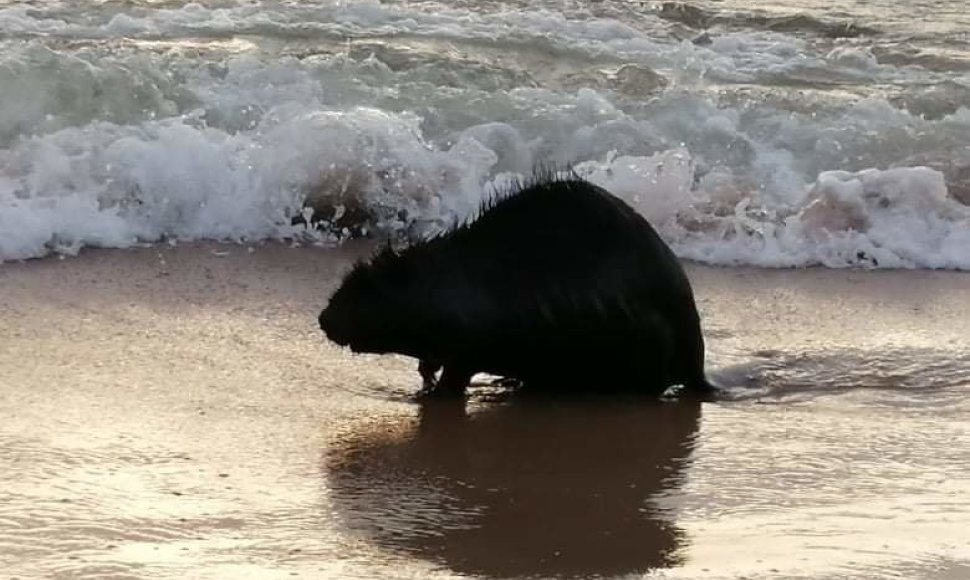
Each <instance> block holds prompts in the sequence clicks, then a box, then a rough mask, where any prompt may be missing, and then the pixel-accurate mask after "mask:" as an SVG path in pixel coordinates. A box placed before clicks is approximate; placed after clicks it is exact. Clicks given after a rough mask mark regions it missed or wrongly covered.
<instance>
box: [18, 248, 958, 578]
mask: <svg viewBox="0 0 970 580" xmlns="http://www.w3.org/2000/svg"><path fill="white" fill-rule="evenodd" d="M366 252H367V248H366V247H364V246H350V247H345V248H341V249H336V250H332V249H331V250H328V249H317V248H287V247H283V246H279V245H265V246H253V247H246V246H237V245H185V246H180V247H177V248H170V247H154V248H143V249H135V250H90V251H84V252H82V253H81V255H79V256H76V257H69V258H63V259H59V258H47V259H42V260H34V261H29V262H25V263H6V264H3V265H0V369H2V370H0V448H2V450H3V452H2V453H0V570H2V572H0V576H2V577H4V578H72V579H73V578H114V579H122V578H193V579H194V578H199V579H216V578H219V579H233V580H234V579H240V578H257V579H273V578H290V577H295V576H299V577H304V578H429V577H434V578H450V577H467V576H485V577H550V576H551V577H589V576H591V575H602V576H608V577H614V576H627V575H630V576H632V577H640V576H643V575H645V574H646V575H650V576H651V577H654V576H656V577H663V578H666V577H670V578H737V579H740V578H848V577H857V578H899V577H901V576H902V577H906V578H934V579H958V578H966V577H967V576H968V575H970V537H968V535H967V533H966V531H967V530H968V529H970V468H968V465H970V428H968V425H970V397H967V392H968V391H967V389H968V387H970V344H968V342H967V337H968V336H970V314H968V311H967V305H968V304H970V275H968V274H966V273H948V272H928V271H878V272H863V271H839V270H822V269H809V270H759V269H744V268H730V269H729V268H712V267H700V266H691V267H690V268H689V273H690V275H691V278H692V280H693V282H694V285H695V291H696V294H697V296H698V300H699V306H700V308H701V311H702V316H703V320H704V327H705V331H706V335H707V340H708V348H709V351H710V362H711V364H710V369H711V376H712V378H713V379H714V380H715V381H717V382H719V383H720V384H722V385H727V386H728V387H729V388H728V390H727V393H726V394H725V396H724V398H723V400H720V401H716V402H711V403H704V404H703V405H698V404H691V403H685V402H675V401H674V402H664V403H653V404H651V403H646V402H643V401H622V400H613V401H603V400H598V401H585V402H584V401H561V402H555V401H535V400H531V401H530V400H516V399H515V398H511V399H510V398H503V397H501V396H499V394H497V393H495V392H494V390H491V389H488V388H477V389H473V392H472V394H471V396H470V400H469V402H468V404H467V406H466V408H464V409H463V408H460V407H455V406H425V407H423V408H422V407H420V406H419V405H418V404H417V403H415V402H413V401H412V400H411V399H410V398H409V397H410V395H411V394H413V393H414V392H415V391H416V390H417V389H418V388H419V382H420V381H419V379H418V376H417V374H416V372H415V363H414V361H411V360H408V359H406V358H399V357H373V356H352V355H351V354H350V353H349V352H347V351H344V350H341V349H340V348H338V347H336V346H334V345H331V344H328V343H327V342H326V341H325V340H324V338H323V336H322V334H321V333H320V331H319V329H318V328H317V324H316V315H317V313H318V312H319V310H320V309H321V308H322V307H323V306H324V304H325V302H326V299H327V296H328V294H329V292H330V291H331V290H332V289H333V288H334V286H335V285H336V284H337V283H338V281H339V276H340V273H341V272H343V271H345V270H346V269H347V268H348V266H349V265H350V263H351V262H352V260H353V259H355V258H356V257H358V256H361V255H365V254H366Z"/></svg>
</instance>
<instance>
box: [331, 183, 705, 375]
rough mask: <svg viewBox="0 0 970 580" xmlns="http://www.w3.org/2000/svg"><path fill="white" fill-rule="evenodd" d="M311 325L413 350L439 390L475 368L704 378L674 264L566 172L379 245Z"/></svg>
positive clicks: (639, 224) (609, 201) (659, 244)
mask: <svg viewBox="0 0 970 580" xmlns="http://www.w3.org/2000/svg"><path fill="white" fill-rule="evenodd" d="M320 323H321V327H322V328H323V329H324V331H325V332H327V334H328V336H330V337H331V339H333V340H335V341H336V342H338V343H340V344H345V345H349V346H350V347H351V348H352V349H354V350H356V351H366V352H397V353H401V354H405V355H410V356H414V357H416V358H418V359H420V360H421V361H423V364H422V367H423V368H422V375H423V377H424V378H425V382H426V386H427V387H429V388H431V387H435V386H436V387H437V389H438V390H439V391H451V392H458V393H460V392H461V391H463V390H464V387H465V385H467V383H468V380H469V379H470V378H471V375H472V374H474V373H476V372H488V373H492V374H496V375H500V376H505V377H513V378H517V379H521V380H522V381H524V382H525V383H526V385H527V386H530V387H537V388H555V389H564V388H579V389H593V390H620V389H636V390H648V391H650V392H654V393H657V394H660V393H662V392H663V391H664V390H666V389H667V388H668V387H669V386H671V385H674V384H683V385H685V386H686V387H688V388H690V389H694V390H707V389H708V388H709V385H708V383H707V381H706V380H705V379H704V373H703V357H704V343H703V338H702V336H701V331H700V322H699V318H698V315H697V310H696V307H695V304H694V299H693V294H692V292H691V288H690V284H689V282H688V280H687V277H686V275H685V273H684V271H683V269H682V268H681V266H680V263H679V261H678V260H677V258H676V257H675V256H674V254H673V253H672V252H671V251H670V249H669V248H668V247H667V246H666V244H665V243H664V242H663V241H662V240H661V239H660V237H659V236H658V235H657V234H656V232H654V230H653V228H652V227H650V225H649V224H648V223H647V222H646V220H644V219H643V218H642V217H641V216H640V215H639V214H637V213H636V212H635V211H634V210H633V209H632V208H631V207H630V206H628V205H627V204H626V203H625V202H623V201H622V200H620V199H618V198H616V197H614V196H613V195H611V194H609V193H608V192H606V191H605V190H603V189H601V188H599V187H597V186H595V185H592V184H590V183H588V182H586V181H583V180H581V179H577V178H574V177H565V178H554V177H550V176H548V175H547V176H543V177H542V178H540V179H539V180H538V181H535V182H533V183H528V184H522V185H520V186H516V187H513V188H512V189H510V190H509V191H507V192H504V193H501V194H499V195H497V196H495V197H493V199H492V200H491V201H489V202H487V203H486V204H485V205H483V207H482V211H481V213H480V215H479V217H478V218H477V219H474V220H471V221H468V222H466V223H464V224H461V225H458V226H456V227H454V228H452V229H451V230H449V231H447V232H444V233H442V234H441V235H439V236H436V237H434V238H432V239H429V240H426V241H423V242H418V243H415V244H413V245H411V246H410V247H408V248H406V249H404V250H401V251H395V250H394V249H392V248H390V247H385V248H383V249H382V250H381V251H379V252H378V253H377V254H376V255H375V257H374V258H373V259H372V260H371V261H370V262H369V263H360V264H357V265H356V266H355V268H354V269H353V271H351V273H350V274H349V275H348V276H347V277H346V279H345V281H344V283H343V285H342V286H341V288H340V289H339V290H338V291H337V293H336V294H334V296H333V298H332V299H331V303H330V305H329V306H328V307H327V309H326V310H324V312H323V313H322V314H321V316H320ZM442 366H443V367H444V371H443V373H442V377H441V379H440V380H439V381H438V383H437V384H435V379H434V375H433V371H434V370H437V368H438V367H442Z"/></svg>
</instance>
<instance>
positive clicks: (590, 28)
mask: <svg viewBox="0 0 970 580" xmlns="http://www.w3.org/2000/svg"><path fill="white" fill-rule="evenodd" d="M753 4H755V5H753ZM968 103H970V11H968V10H967V9H966V7H965V5H964V3H963V2H962V1H961V0H939V1H929V0H927V1H917V0H912V1H904V0H873V1H862V0H854V1H847V2H840V3H838V5H837V6H836V7H833V5H832V4H831V3H828V2H815V1H811V0H798V1H797V2H760V3H751V2H741V1H738V0H724V1H713V0H699V1H698V2H694V3H690V4H679V3H657V2H641V1H624V0H599V1H581V0H559V1H555V2H553V1H528V2H525V1H502V2H499V1H479V0H474V1H473V0H446V1H438V2H433V1H386V2H378V1H376V0H361V1H323V0H317V1H278V0H265V1H255V0H211V1H209V0H206V1H202V2H182V1H181V0H130V1H123V2H122V1H113V0H103V1H97V2H94V1H90V0H83V1H82V0H62V1H43V2H40V1H37V2H32V1H29V2H23V1H11V0H0V260H16V259H24V258H31V257H37V256H42V255H45V254H49V253H51V252H59V253H73V252H76V251H78V250H79V249H80V248H82V247H85V246H97V247H129V246H133V245H139V244H150V243H160V242H177V241H179V240H197V239H215V240H231V241H254V240H265V239H283V240H289V241H292V242H296V243H339V242H340V241H341V240H343V239H345V238H347V237H348V236H351V235H355V234H358V233H362V232H364V233H372V232H376V233H377V234H378V235H401V234H412V235H413V234H417V235H421V234H423V233H426V232H429V231H434V230H436V229H439V228H442V227H447V226H448V225H449V224H451V223H453V222H454V221H455V220H456V219H464V218H467V217H468V216H470V215H473V214H474V212H475V211H477V208H478V206H479V204H480V202H481V201H482V199H483V198H485V197H486V196H488V195H490V194H491V193H492V192H494V191H495V190H496V188H502V187H504V186H506V185H507V184H508V183H509V182H510V181H512V180H515V179H518V178H521V177H522V176H528V175H529V174H530V173H531V172H532V171H533V170H534V168H535V167H537V166H544V167H550V166H551V167H560V168H564V167H570V168H572V171H574V172H576V173H578V174H580V175H583V176H585V177H587V178H588V179H590V180H592V181H594V182H596V183H599V184H601V185H603V186H605V187H607V188H608V189H610V190H611V191H613V192H614V193H616V194H617V195H620V196H622V197H624V198H625V199H626V200H628V201H629V202H630V203H631V204H632V205H634V206H635V207H636V208H637V209H638V210H639V211H640V212H641V213H643V215H645V216H646V217H647V218H648V219H650V221H651V222H652V223H653V224H654V225H655V226H656V227H657V229H658V230H659V231H660V232H661V234H662V235H663V236H664V238H665V239H666V240H667V241H668V242H669V243H670V244H671V245H672V247H673V248H674V249H675V251H676V252H677V253H678V254H679V255H680V256H682V257H684V258H688V259H693V260H698V261H701V262H706V263H712V264H724V265H759V266H779V267H781V266H806V265H823V266H828V267H866V268H917V269H926V268H946V269H958V270H968V269H970V108H968V105H967V104H968ZM311 211H313V212H315V213H314V215H311ZM295 218H297V219H295ZM299 218H313V221H316V220H320V221H319V222H318V224H317V225H316V226H314V227H308V226H306V225H303V224H302V223H300V221H304V222H305V221H306V219H303V220H301V219H299ZM576 235H577V236H589V235H596V232H591V231H589V230H588V229H584V228H582V227H581V226H578V227H577V231H576Z"/></svg>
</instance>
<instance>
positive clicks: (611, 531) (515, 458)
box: [324, 389, 702, 579]
mask: <svg viewBox="0 0 970 580" xmlns="http://www.w3.org/2000/svg"><path fill="white" fill-rule="evenodd" d="M701 412H702V406H701V404H700V402H698V401H693V400H689V401H684V400H681V401H672V402H670V401H665V402H661V401H656V400H645V399H644V398H643V397H629V396H622V395H621V396H617V395H615V394H611V395H609V396H595V395H594V396H587V395H586V393H582V394H566V395H563V394H561V393H556V394H555V395H553V394H552V393H531V392H530V391H529V390H528V389H523V390H521V391H518V392H514V393H511V394H509V395H508V396H507V398H506V399H505V400H503V401H502V402H499V403H497V404H489V403H485V404H483V405H478V406H476V407H474V409H473V410H466V408H465V406H464V405H462V404H460V402H459V401H449V400H437V399H432V400H426V401H425V402H424V404H423V405H422V406H421V407H420V409H419V413H418V416H417V417H416V418H415V417H413V416H411V415H398V416H391V417H381V418H380V420H379V421H373V420H365V421H362V422H361V424H360V425H358V426H356V427H354V426H353V425H352V424H349V425H348V429H345V430H344V431H342V432H341V434H340V435H339V437H336V438H335V441H334V442H333V443H332V444H330V445H328V446H327V449H326V453H325V456H324V466H325V474H326V478H327V481H328V486H327V487H328V490H329V492H328V500H329V502H328V507H332V508H333V509H334V512H335V513H336V515H337V516H338V518H339V519H340V520H341V521H342V522H343V523H344V526H345V527H346V528H348V530H347V531H348V532H350V534H351V535H352V536H356V537H357V538H360V539H363V540H365V541H368V542H371V543H372V544H374V545H376V546H378V547H380V548H382V549H385V550H388V551H390V552H392V553H397V554H402V555H405V556H411V557H416V558H420V559H422V560H426V561H430V562H433V563H435V564H437V565H440V566H444V567H447V568H449V569H451V570H454V571H455V572H458V573H461V574H468V575H474V576H479V577H483V578H537V577H541V578H550V577H552V578H564V579H569V578H612V577H614V576H621V575H628V574H638V575H642V574H643V573H644V572H646V571H648V570H651V569H657V568H669V567H673V566H678V565H681V564H683V560H684V555H685V554H684V553H685V551H686V549H687V547H688V543H689V538H688V537H687V535H686V534H685V533H684V532H683V531H682V530H681V529H680V528H679V526H678V525H677V519H678V513H677V509H676V508H675V507H674V505H672V504H670V503H668V504H664V503H663V502H662V501H661V502H658V501H655V498H658V497H670V496H677V495H678V494H679V493H681V491H680V490H681V488H682V485H683V483H684V479H685V477H686V476H685V470H686V468H687V467H688V466H689V465H690V464H691V461H692V454H693V449H694V446H695V441H696V437H697V434H698V432H699V426H700V419H701ZM604 450H608V451H606V452H604Z"/></svg>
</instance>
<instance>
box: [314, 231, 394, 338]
mask: <svg viewBox="0 0 970 580" xmlns="http://www.w3.org/2000/svg"><path fill="white" fill-rule="evenodd" d="M408 278H409V274H408V269H407V264H406V263H405V262H404V260H402V258H401V256H400V255H398V254H397V253H395V252H394V251H393V250H391V249H390V248H386V249H384V250H383V251H381V252H380V253H379V254H378V255H377V256H375V257H374V259H373V260H371V261H370V262H369V263H366V262H361V263H358V264H357V265H356V266H354V269H353V270H352V271H351V272H350V273H349V274H347V276H346V277H345V278H344V280H343V283H342V284H341V285H340V288H338V289H337V291H336V292H335V293H334V295H333V296H332V297H331V298H330V303H329V304H327V307H326V308H325V309H324V310H323V312H321V313H320V318H319V321H320V328H321V329H322V330H323V332H324V333H326V335H327V338H329V339H330V340H332V341H333V342H335V343H337V344H339V345H341V346H349V347H350V348H351V350H353V351H354V352H375V353H385V352H400V346H401V344H402V342H403V341H404V340H406V338H407V337H406V334H405V332H406V328H407V322H408V312H410V311H411V310H412V308H411V307H409V305H408V300H407V295H408V289H409V279H408Z"/></svg>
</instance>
